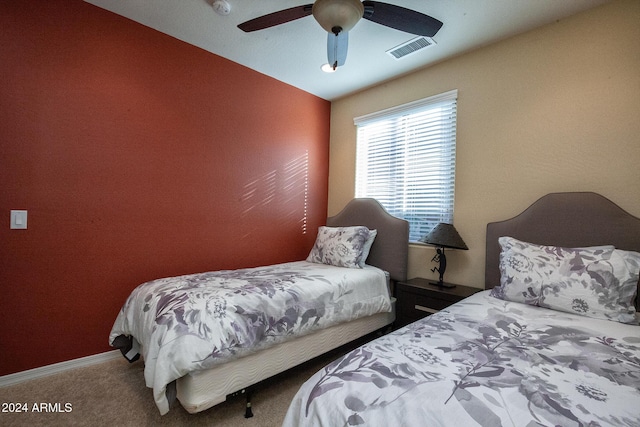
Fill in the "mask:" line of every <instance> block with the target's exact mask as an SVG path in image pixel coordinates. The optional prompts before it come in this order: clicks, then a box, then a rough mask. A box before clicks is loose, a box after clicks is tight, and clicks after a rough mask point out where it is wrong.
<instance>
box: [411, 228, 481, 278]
mask: <svg viewBox="0 0 640 427" xmlns="http://www.w3.org/2000/svg"><path fill="white" fill-rule="evenodd" d="M419 241H420V242H422V243H426V244H428V245H432V246H437V248H438V249H436V254H435V255H434V257H433V258H432V259H431V261H433V262H437V263H439V264H438V266H437V267H433V268H432V269H431V271H433V272H435V271H437V272H438V273H440V280H438V282H437V283H432V284H433V285H436V286H439V287H441V288H455V287H456V285H451V284H448V283H444V272H445V270H446V269H447V257H446V256H445V254H444V248H450V249H463V250H468V249H469V248H468V247H467V245H466V243H464V240H462V237H460V235H459V234H458V231H457V230H456V228H455V227H454V226H453V225H452V224H446V223H444V222H441V223H439V224H438V225H436V226H435V227H433V230H431V231H430V232H429V234H427V235H426V236H424V237H423V238H422V239H420V240H419Z"/></svg>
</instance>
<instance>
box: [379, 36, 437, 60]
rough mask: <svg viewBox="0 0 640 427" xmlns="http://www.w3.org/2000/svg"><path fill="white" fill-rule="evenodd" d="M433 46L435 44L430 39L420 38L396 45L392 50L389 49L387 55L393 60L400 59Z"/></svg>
mask: <svg viewBox="0 0 640 427" xmlns="http://www.w3.org/2000/svg"><path fill="white" fill-rule="evenodd" d="M434 44H436V42H435V41H434V40H433V39H432V38H431V37H424V36H420V37H416V38H415V39H411V40H409V41H407V42H405V43H402V44H401V45H398V46H396V47H394V48H393V49H389V50H388V51H387V53H388V54H389V55H391V56H393V57H394V58H395V59H400V58H404V57H405V56H407V55H411V54H414V53H416V52H417V51H419V50H421V49H424V48H425V47H429V46H432V45H434Z"/></svg>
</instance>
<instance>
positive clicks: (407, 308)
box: [394, 277, 482, 328]
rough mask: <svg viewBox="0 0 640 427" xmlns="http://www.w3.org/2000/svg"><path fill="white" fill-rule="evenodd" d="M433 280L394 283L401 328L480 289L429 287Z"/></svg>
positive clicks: (457, 286)
mask: <svg viewBox="0 0 640 427" xmlns="http://www.w3.org/2000/svg"><path fill="white" fill-rule="evenodd" d="M433 281H434V280H427V279H422V278H420V277H416V278H415V279H410V280H407V281H406V282H398V283H396V298H397V302H396V310H397V312H396V322H395V324H394V327H397V328H399V327H402V326H405V325H408V324H409V323H411V322H415V321H416V320H418V319H422V318H423V317H425V316H428V315H430V314H433V313H437V312H438V311H440V310H442V309H443V308H446V307H448V306H450V305H451V304H454V303H456V302H458V301H461V300H463V299H465V298H466V297H468V296H471V295H473V294H475V293H476V292H479V291H481V290H482V289H478V288H471V287H469V286H462V285H456V287H455V288H440V287H438V286H435V285H431V284H430V283H429V282H433Z"/></svg>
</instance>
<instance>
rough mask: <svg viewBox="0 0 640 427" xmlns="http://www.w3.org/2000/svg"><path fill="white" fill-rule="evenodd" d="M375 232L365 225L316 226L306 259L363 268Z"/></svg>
mask: <svg viewBox="0 0 640 427" xmlns="http://www.w3.org/2000/svg"><path fill="white" fill-rule="evenodd" d="M376 234H377V231H376V230H369V229H368V228H367V227H365V226H354V227H326V226H322V227H319V228H318V237H316V242H315V244H314V245H313V248H312V249H311V253H309V256H308V257H307V261H309V262H315V263H318V264H329V265H334V266H336V267H348V268H363V267H364V263H365V261H366V259H367V256H368V255H369V250H370V249H371V245H372V244H373V240H374V239H375V237H376Z"/></svg>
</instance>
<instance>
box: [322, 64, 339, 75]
mask: <svg viewBox="0 0 640 427" xmlns="http://www.w3.org/2000/svg"><path fill="white" fill-rule="evenodd" d="M320 69H321V70H322V71H324V72H325V73H335V71H336V67H334V66H333V65H331V64H329V63H326V64H323V65H322V67H320Z"/></svg>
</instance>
